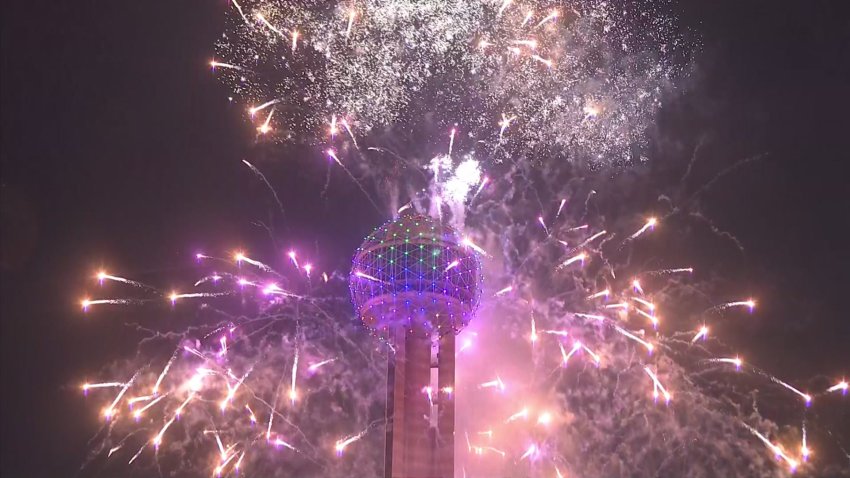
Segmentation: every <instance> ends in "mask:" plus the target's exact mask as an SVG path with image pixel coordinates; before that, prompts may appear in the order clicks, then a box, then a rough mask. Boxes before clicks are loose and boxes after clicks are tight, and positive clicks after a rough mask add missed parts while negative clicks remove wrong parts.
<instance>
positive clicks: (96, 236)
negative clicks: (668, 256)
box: [0, 0, 850, 477]
mask: <svg viewBox="0 0 850 478" xmlns="http://www.w3.org/2000/svg"><path fill="white" fill-rule="evenodd" d="M843 3H844V2H841V1H835V2H826V1H824V2H804V1H791V2H782V1H748V2H739V1H720V2H705V1H702V0H699V1H697V0H692V1H687V2H684V1H683V2H682V3H681V4H680V5H679V6H678V8H679V9H680V11H681V17H682V20H683V25H684V26H685V27H686V28H688V29H690V30H692V31H694V32H697V33H698V34H699V35H700V36H701V37H702V39H703V47H702V50H701V52H700V53H699V54H698V57H697V73H696V75H695V76H694V80H693V81H692V86H691V89H690V91H689V93H687V94H686V95H685V97H684V98H681V99H679V100H677V102H676V103H674V104H673V105H670V106H669V108H668V111H666V112H665V113H664V114H663V115H662V118H661V120H660V126H659V128H660V130H661V134H662V135H663V136H665V137H669V136H670V135H672V134H681V135H682V136H683V137H685V138H687V140H684V141H683V143H684V144H693V141H694V138H698V137H701V136H705V137H706V138H708V141H707V146H706V149H705V152H704V154H705V155H706V158H707V159H706V162H707V165H708V166H706V167H709V168H710V167H711V166H712V165H714V166H722V165H728V164H731V162H733V161H735V160H737V159H742V158H745V157H748V156H750V155H753V154H758V153H765V154H766V157H765V159H764V160H762V161H760V162H758V163H755V164H753V165H751V166H748V167H745V168H743V169H742V170H741V172H740V173H739V174H736V175H734V176H732V177H730V178H728V180H725V181H724V182H723V184H722V185H721V186H719V187H718V188H716V189H714V190H713V191H712V193H711V194H709V195H708V196H707V197H706V200H705V203H704V204H705V209H706V211H707V212H708V213H710V215H711V217H712V218H713V219H714V220H715V221H716V222H717V224H718V225H720V226H721V227H722V228H724V229H727V230H730V231H732V232H734V234H735V235H736V236H737V237H738V238H739V239H740V240H741V241H742V243H743V244H744V245H745V247H746V250H747V253H746V262H747V265H748V267H749V270H750V271H751V272H750V275H749V277H748V282H746V283H745V284H744V285H745V287H747V288H748V290H750V291H752V293H753V294H754V295H755V296H757V297H758V298H759V300H760V302H761V303H762V304H764V307H763V308H761V309H760V310H759V315H760V317H761V318H760V319H759V320H760V321H761V322H759V323H760V324H761V325H760V326H759V327H757V328H750V329H746V330H747V332H748V333H752V334H757V336H754V337H748V340H747V343H748V344H749V345H748V346H747V350H748V351H749V352H748V356H752V357H754V360H757V361H758V362H759V364H760V365H762V366H763V367H764V368H766V369H768V370H774V371H783V377H785V378H787V379H789V380H792V381H793V380H804V379H807V378H808V377H811V376H812V375H817V374H819V373H824V374H828V375H830V376H833V377H834V376H840V375H841V374H850V345H848V344H850V314H848V307H847V301H848V297H850V294H848V291H850V245H849V244H850V199H848V197H850V187H848V184H850V183H848V179H847V178H848V175H847V173H848V172H850V153H848V151H849V150H850V120H848V118H850V75H848V68H850V16H848V11H847V10H848V9H847V8H840V7H839V5H841V4H843ZM741 4H746V5H744V6H742V5H741ZM226 6H227V2H225V1H224V0H206V1H199V0H180V1H171V2H118V1H105V0H101V1H92V0H84V1H79V2H56V1H52V2H46V1H40V0H32V1H24V2H14V3H12V2H6V3H5V4H4V5H3V15H2V17H3V18H2V22H3V30H2V50H3V52H2V309H0V310H2V316H1V317H0V324H2V333H0V336H2V395H0V406H2V439H1V441H0V444H2V454H0V474H2V476H3V477H18V476H20V477H23V476H28V477H39V476H52V477H56V476H71V475H72V474H73V473H74V472H75V470H76V469H77V467H78V466H79V464H80V463H81V461H82V459H83V457H84V456H85V450H86V440H88V438H89V437H90V436H91V435H92V433H93V432H94V431H95V429H96V427H97V418H96V417H95V414H96V413H97V410H93V409H92V407H91V406H89V405H87V404H86V403H85V401H84V400H83V398H82V397H81V396H80V393H79V390H78V389H77V388H75V387H76V386H77V385H79V383H80V381H81V380H82V379H84V374H85V373H86V372H89V373H91V372H94V371H97V370H98V368H99V366H100V364H102V363H104V362H105V361H108V360H111V359H115V358H117V357H121V356H126V355H130V354H132V353H133V349H132V348H131V347H132V343H133V342H132V336H131V334H130V333H129V331H128V330H127V329H126V328H125V327H123V326H122V325H121V323H120V322H121V319H122V318H126V319H132V318H133V315H132V314H137V313H134V312H127V314H129V315H127V316H123V317H116V318H115V320H114V321H113V322H110V321H109V320H108V316H107V315H106V314H104V315H103V316H97V317H85V316H83V315H81V314H80V313H79V312H78V300H79V299H80V297H81V295H82V293H83V292H84V291H85V290H86V288H87V287H89V288H91V283H90V281H87V277H88V276H89V275H90V274H92V273H93V272H94V271H95V270H96V269H97V267H98V266H100V265H101V264H103V265H108V266H109V267H110V268H111V269H113V270H122V271H133V273H134V274H135V276H136V277H141V278H143V279H144V278H148V277H152V278H154V279H158V280H162V278H163V277H170V276H169V275H168V274H169V273H170V272H174V273H175V274H176V275H177V276H179V275H180V273H181V269H180V268H179V267H178V266H181V265H185V264H187V262H188V260H187V258H188V257H189V256H190V254H191V253H192V252H193V251H194V250H195V249H196V248H199V247H201V248H207V249H210V250H216V249H218V250H221V249H224V248H229V247H232V246H234V245H238V244H244V245H248V246H250V245H251V244H252V241H255V240H256V236H257V235H256V234H253V236H250V237H248V236H245V234H246V231H247V232H252V231H254V232H255V230H254V229H252V227H251V226H250V224H249V222H250V220H252V219H253V218H255V217H256V216H257V211H258V208H257V207H256V206H257V203H260V204H263V205H264V204H265V202H264V201H266V196H265V195H264V194H263V191H262V190H260V187H259V186H258V183H257V182H256V180H255V178H253V177H252V176H251V174H250V172H249V171H247V169H246V168H245V167H244V166H243V165H241V164H240V160H241V159H243V158H246V157H251V156H250V155H251V154H252V151H254V147H253V146H252V141H253V134H252V131H251V128H250V125H248V124H246V123H245V122H244V120H243V117H242V114H241V113H240V112H239V111H237V110H236V109H235V108H234V107H232V106H230V105H229V104H228V103H227V101H226V96H227V92H226V90H225V89H224V87H223V86H221V85H220V84H219V83H217V82H216V81H215V79H214V78H213V76H212V75H210V73H209V71H208V69H207V62H208V61H209V59H210V58H211V56H212V43H213V41H214V39H215V38H216V36H217V35H218V34H219V33H220V31H221V28H222V23H223V12H224V9H225V8H226ZM310 154H317V153H310ZM682 156H683V157H682V160H683V161H684V160H686V158H687V157H688V156H689V152H688V151H682ZM286 161H290V162H291V164H287V163H286ZM305 164H309V163H307V162H305V161H298V160H297V158H283V159H282V160H281V161H277V162H274V163H266V164H264V167H267V168H268V169H269V170H270V171H271V175H272V177H273V178H274V180H275V185H276V187H278V189H279V190H280V191H281V192H282V196H283V199H284V202H285V204H286V205H287V207H288V218H289V221H290V224H291V225H292V226H291V227H292V229H291V230H297V231H298V232H297V234H294V233H293V234H292V235H291V236H289V235H286V234H285V235H284V236H285V237H284V240H292V241H298V240H306V241H313V240H315V241H318V242H320V243H324V244H328V243H330V244H333V246H334V247H349V248H352V249H353V247H354V246H355V245H356V242H357V238H358V237H362V235H363V234H364V233H365V232H366V231H367V230H368V229H369V227H370V226H371V225H373V224H375V223H376V222H377V221H378V220H379V219H380V218H379V217H378V216H377V215H375V214H374V213H369V212H365V213H364V212H359V213H358V212H357V211H368V205H367V204H365V202H363V201H362V200H361V199H359V196H356V197H355V199H352V200H351V201H349V202H348V203H346V204H342V205H334V207H335V208H340V207H342V208H348V209H350V212H351V214H344V212H345V211H342V212H343V213H341V211H339V210H338V209H337V210H336V211H335V213H334V218H337V219H341V220H340V221H335V222H333V223H329V222H328V221H324V220H323V219H324V217H325V216H326V215H327V213H328V210H327V206H326V205H322V203H321V202H320V201H318V200H317V192H316V191H317V189H318V188H320V187H321V182H322V181H323V177H322V174H323V171H322V169H321V168H319V167H317V168H316V169H315V170H311V169H310V167H309V166H305ZM316 177H318V178H319V179H315V178H316ZM352 194H353V193H352ZM299 201H300V204H299ZM260 209H261V208H260ZM338 230H343V231H345V232H346V233H345V234H342V235H341V237H336V238H334V236H335V233H336V232H337V231H338ZM307 238H309V239H307ZM286 244H287V245H288V244H291V243H286ZM299 245H300V246H302V247H313V243H311V242H308V243H304V244H299ZM334 266H340V264H328V267H334ZM172 267H178V268H177V269H176V270H175V271H169V268H172ZM843 406H846V405H843Z"/></svg>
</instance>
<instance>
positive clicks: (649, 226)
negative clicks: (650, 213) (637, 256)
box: [629, 217, 658, 240]
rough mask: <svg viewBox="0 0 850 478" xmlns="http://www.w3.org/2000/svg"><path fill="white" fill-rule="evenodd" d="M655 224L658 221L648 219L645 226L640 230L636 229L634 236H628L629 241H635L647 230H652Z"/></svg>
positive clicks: (652, 218)
mask: <svg viewBox="0 0 850 478" xmlns="http://www.w3.org/2000/svg"><path fill="white" fill-rule="evenodd" d="M657 223H658V220H657V219H656V218H654V217H651V218H649V220H647V221H646V224H644V225H643V227H642V228H640V229H638V230H637V231H636V232H635V233H634V234H632V235H631V236H629V240H632V239H636V238H637V237H638V236H640V235H641V234H643V233H644V232H646V231H647V230H649V229H654V228H655V225H656V224H657Z"/></svg>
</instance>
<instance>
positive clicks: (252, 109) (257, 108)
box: [242, 98, 283, 173]
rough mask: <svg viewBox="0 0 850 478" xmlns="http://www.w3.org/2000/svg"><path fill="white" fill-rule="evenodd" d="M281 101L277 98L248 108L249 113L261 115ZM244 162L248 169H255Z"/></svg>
mask: <svg viewBox="0 0 850 478" xmlns="http://www.w3.org/2000/svg"><path fill="white" fill-rule="evenodd" d="M281 101H283V99H282V98H275V99H273V100H269V101H266V102H265V103H263V104H261V105H259V106H252V107H250V108H248V113H250V114H251V116H254V115H255V114H257V113H259V112H260V111H263V110H264V109H266V108H268V107H269V106H274V105H276V104H278V103H280V102H281ZM242 162H243V163H246V164H248V167H250V168H252V169H254V167H253V166H251V164H250V163H248V162H247V161H245V160H244V159H243V160H242ZM254 172H255V173H257V172H258V171H256V170H255V171H254Z"/></svg>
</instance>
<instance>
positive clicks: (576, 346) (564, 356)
mask: <svg viewBox="0 0 850 478" xmlns="http://www.w3.org/2000/svg"><path fill="white" fill-rule="evenodd" d="M558 347H559V348H560V349H561V365H562V366H564V367H566V366H567V363H568V362H569V361H570V357H572V356H573V354H574V353H576V352H578V351H579V350H581V348H582V344H581V342H579V341H576V342H574V343H573V348H571V349H570V351H569V353H568V352H567V351H566V350H564V345H563V344H562V343H560V342H558Z"/></svg>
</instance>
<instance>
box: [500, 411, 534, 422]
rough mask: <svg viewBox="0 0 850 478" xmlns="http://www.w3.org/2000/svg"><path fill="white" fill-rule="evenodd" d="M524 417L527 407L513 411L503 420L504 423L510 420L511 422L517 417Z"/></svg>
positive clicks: (526, 415) (525, 416)
mask: <svg viewBox="0 0 850 478" xmlns="http://www.w3.org/2000/svg"><path fill="white" fill-rule="evenodd" d="M525 418H528V408H523V409H522V410H520V411H518V412H516V413H514V414H513V415H511V416H509V417H508V418H507V420H505V423H510V422H513V421H516V420H519V419H525Z"/></svg>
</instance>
